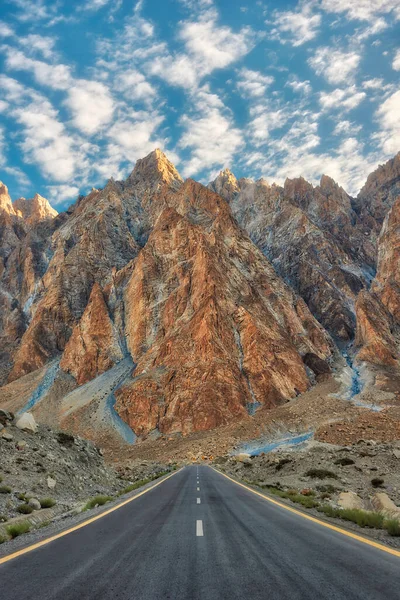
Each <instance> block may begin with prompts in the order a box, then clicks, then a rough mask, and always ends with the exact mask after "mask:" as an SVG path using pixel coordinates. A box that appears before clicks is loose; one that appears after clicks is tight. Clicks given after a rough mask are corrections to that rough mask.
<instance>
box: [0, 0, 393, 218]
mask: <svg viewBox="0 0 400 600" xmlns="http://www.w3.org/2000/svg"><path fill="white" fill-rule="evenodd" d="M0 65H1V67H0V80H1V81H0V160H1V169H0V178H1V179H2V180H3V181H4V182H5V183H6V184H7V185H8V187H9V189H10V192H11V195H12V197H13V198H14V199H15V198H17V197H19V196H21V195H23V196H25V197H31V196H32V195H33V194H34V193H35V192H39V193H41V194H42V195H43V196H46V197H47V198H49V199H50V201H51V202H52V203H53V205H55V206H57V208H58V209H59V210H60V209H61V208H64V207H66V206H68V205H69V204H70V203H71V202H72V201H74V200H75V198H76V196H77V195H78V193H86V192H87V191H88V190H89V189H90V188H91V187H92V186H97V187H101V186H103V185H104V184H105V182H106V181H107V179H108V178H110V177H114V178H116V179H122V178H125V177H126V176H127V174H128V173H129V172H130V171H131V169H132V167H133V164H134V162H135V161H136V160H137V159H138V158H140V157H143V156H145V155H146V154H148V153H149V152H151V151H152V150H153V149H154V148H155V147H160V148H162V149H163V150H164V151H165V152H166V153H167V155H168V156H169V157H170V158H171V160H173V162H174V163H175V164H176V166H177V167H178V169H179V171H180V172H181V174H182V175H183V176H184V177H189V176H191V177H194V178H196V179H198V180H200V181H202V182H208V181H209V180H210V179H211V178H213V177H214V176H215V175H216V174H217V173H218V171H219V170H220V169H221V168H224V167H230V168H231V169H232V170H233V172H234V173H235V174H236V175H237V176H248V177H253V178H259V177H261V176H262V177H265V178H267V179H268V180H270V181H278V182H283V181H284V179H285V177H295V176H299V175H303V176H304V177H306V178H307V179H309V180H310V181H312V182H313V183H317V182H318V180H319V178H320V176H321V174H322V173H326V174H328V175H331V176H332V177H333V178H334V179H335V180H336V181H338V182H339V183H340V184H341V185H343V186H344V187H345V188H346V190H347V191H348V192H349V193H352V194H356V193H357V191H358V190H359V188H360V187H361V186H362V185H363V183H364V181H365V179H366V176H367V175H368V173H369V172H370V171H371V170H373V169H374V168H376V166H377V165H378V164H381V163H383V162H385V161H386V160H387V159H388V158H391V157H392V156H393V155H394V154H395V153H396V152H397V151H399V150H400V116H399V115H400V88H399V75H400V2H399V0H334V1H333V0H303V1H300V2H297V1H292V2H290V1H286V2H285V1H283V0H275V1H264V0H139V1H138V0H2V1H1V3H0Z"/></svg>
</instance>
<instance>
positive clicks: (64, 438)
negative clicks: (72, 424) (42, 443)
mask: <svg viewBox="0 0 400 600" xmlns="http://www.w3.org/2000/svg"><path fill="white" fill-rule="evenodd" d="M57 441H58V443H59V444H61V445H62V446H72V445H73V443H74V442H75V438H74V436H73V435H71V434H70V433H66V432H65V431H59V432H58V433H57Z"/></svg>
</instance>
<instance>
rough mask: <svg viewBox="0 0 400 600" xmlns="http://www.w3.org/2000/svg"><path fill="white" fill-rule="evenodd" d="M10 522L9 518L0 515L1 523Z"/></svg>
mask: <svg viewBox="0 0 400 600" xmlns="http://www.w3.org/2000/svg"><path fill="white" fill-rule="evenodd" d="M6 521H8V517H7V516H6V515H0V523H5V522H6Z"/></svg>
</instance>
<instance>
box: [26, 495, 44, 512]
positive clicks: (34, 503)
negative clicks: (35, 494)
mask: <svg viewBox="0 0 400 600" xmlns="http://www.w3.org/2000/svg"><path fill="white" fill-rule="evenodd" d="M28 504H29V506H31V507H32V508H33V510H40V509H41V508H42V507H41V505H40V502H39V500H38V499H37V498H29V502H28Z"/></svg>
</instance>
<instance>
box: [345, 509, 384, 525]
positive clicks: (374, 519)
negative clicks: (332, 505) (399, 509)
mask: <svg viewBox="0 0 400 600" xmlns="http://www.w3.org/2000/svg"><path fill="white" fill-rule="evenodd" d="M340 518H341V519H344V520H345V521H352V522H353V523H357V525H358V526H359V527H371V528H373V529H382V527H383V522H384V518H383V516H382V515H380V514H379V513H376V512H367V511H365V510H360V509H358V508H351V509H350V508H344V509H342V510H341V511H340Z"/></svg>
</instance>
